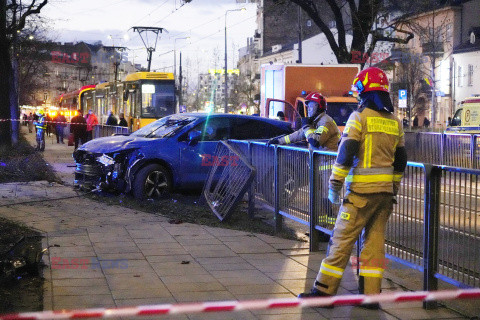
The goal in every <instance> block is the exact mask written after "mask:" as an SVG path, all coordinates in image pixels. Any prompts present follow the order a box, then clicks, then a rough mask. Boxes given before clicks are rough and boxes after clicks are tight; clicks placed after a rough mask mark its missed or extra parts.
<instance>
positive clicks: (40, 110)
mask: <svg viewBox="0 0 480 320" xmlns="http://www.w3.org/2000/svg"><path fill="white" fill-rule="evenodd" d="M37 114H38V115H39V116H43V115H44V114H45V111H43V109H38V110H37Z"/></svg>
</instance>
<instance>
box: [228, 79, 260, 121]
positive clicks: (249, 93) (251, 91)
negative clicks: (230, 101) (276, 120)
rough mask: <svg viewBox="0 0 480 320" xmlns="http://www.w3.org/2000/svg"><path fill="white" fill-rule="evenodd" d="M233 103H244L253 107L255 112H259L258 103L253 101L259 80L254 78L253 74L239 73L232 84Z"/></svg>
mask: <svg viewBox="0 0 480 320" xmlns="http://www.w3.org/2000/svg"><path fill="white" fill-rule="evenodd" d="M234 92H235V97H236V100H235V103H236V104H234V106H237V107H238V106H240V105H242V104H243V103H245V104H246V105H247V106H249V107H251V106H254V107H255V113H257V114H260V105H259V104H257V103H255V96H256V95H257V93H258V92H259V81H258V79H255V74H244V73H240V75H239V76H238V77H237V79H236V81H235V85H234Z"/></svg>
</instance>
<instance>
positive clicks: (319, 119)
mask: <svg viewBox="0 0 480 320" xmlns="http://www.w3.org/2000/svg"><path fill="white" fill-rule="evenodd" d="M305 102H306V103H307V112H308V122H309V123H308V124H307V125H305V126H303V127H302V128H301V129H300V130H297V131H295V132H294V133H292V134H289V135H287V136H282V137H275V138H272V139H270V140H269V141H268V142H267V144H268V145H270V144H290V143H295V142H300V141H304V140H306V141H307V142H308V145H309V147H310V148H311V149H314V150H324V151H337V148H338V142H339V141H340V130H338V127H337V124H336V123H335V121H334V120H333V119H332V118H331V117H330V116H329V115H327V113H326V112H325V111H327V101H326V100H325V98H324V97H323V96H322V95H321V94H320V93H318V92H311V93H310V94H308V95H307V96H306V97H305Z"/></svg>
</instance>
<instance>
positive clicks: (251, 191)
mask: <svg viewBox="0 0 480 320" xmlns="http://www.w3.org/2000/svg"><path fill="white" fill-rule="evenodd" d="M266 148H268V147H266ZM267 150H268V149H267ZM247 158H248V162H249V164H250V165H252V166H253V152H252V143H251V142H250V141H249V142H248V156H247ZM256 183H257V176H256V175H255V177H254V178H253V181H252V184H251V185H250V188H248V217H249V218H250V219H253V217H255V184H256Z"/></svg>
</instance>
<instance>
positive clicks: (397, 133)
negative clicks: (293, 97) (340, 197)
mask: <svg viewBox="0 0 480 320" xmlns="http://www.w3.org/2000/svg"><path fill="white" fill-rule="evenodd" d="M406 164H407V156H406V152H405V137H404V133H403V127H402V123H401V122H400V120H399V119H398V118H397V117H396V116H395V115H393V114H391V113H388V112H385V111H377V110H373V109H370V108H364V109H360V110H358V111H355V112H353V113H352V114H351V115H350V117H349V119H348V121H347V124H346V126H345V130H344V132H343V135H342V141H341V143H340V147H339V152H338V156H337V160H336V162H335V164H334V166H333V168H332V175H331V176H330V183H329V188H330V189H332V190H335V191H340V189H341V188H342V186H343V183H344V182H345V184H346V187H347V190H349V191H352V192H355V193H391V194H396V193H397V190H398V188H399V186H400V181H401V179H402V176H403V172H404V170H405V166H406Z"/></svg>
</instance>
